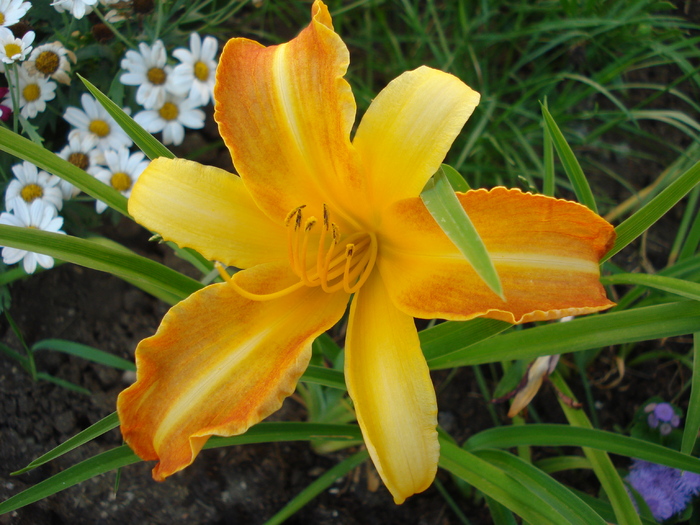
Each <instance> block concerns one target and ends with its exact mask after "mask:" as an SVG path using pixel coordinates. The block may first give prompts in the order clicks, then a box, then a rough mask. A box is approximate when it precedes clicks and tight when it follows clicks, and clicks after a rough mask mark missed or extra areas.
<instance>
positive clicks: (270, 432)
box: [0, 416, 362, 514]
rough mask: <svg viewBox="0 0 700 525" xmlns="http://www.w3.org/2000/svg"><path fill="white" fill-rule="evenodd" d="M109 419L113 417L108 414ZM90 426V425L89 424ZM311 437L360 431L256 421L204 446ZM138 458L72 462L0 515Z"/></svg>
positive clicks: (122, 452)
mask: <svg viewBox="0 0 700 525" xmlns="http://www.w3.org/2000/svg"><path fill="white" fill-rule="evenodd" d="M108 417H110V418H112V417H113V416H108ZM91 428H92V427H91ZM312 439H330V440H333V441H342V440H346V441H348V443H353V442H358V443H359V442H361V441H362V434H361V432H360V427H358V426H357V425H325V424H320V423H299V422H290V423H259V424H258V425H255V426H254V427H252V428H251V429H249V430H248V431H247V432H246V433H245V434H242V435H240V436H233V437H229V438H220V437H213V438H211V439H210V440H209V441H208V442H207V444H206V445H205V446H204V448H205V449H211V448H217V447H225V446H232V445H245V444H249V443H272V442H278V441H309V440H312ZM139 461H141V460H140V459H139V457H138V456H137V455H136V454H134V453H133V452H132V450H131V449H130V448H129V447H128V446H126V445H122V446H120V447H117V448H113V449H112V450H108V451H107V452H103V453H101V454H98V455H97V456H94V457H92V458H90V459H87V460H85V461H82V462H80V463H78V464H77V465H73V466H72V467H70V468H67V469H66V470H64V471H62V472H59V473H58V474H56V475H55V476H52V477H50V478H49V479H47V480H44V481H42V482H41V483H37V484H36V485H34V486H33V487H30V488H28V489H27V490H25V491H23V492H20V493H19V494H16V495H14V496H12V497H11V498H9V499H8V500H6V501H3V502H2V503H0V514H5V513H7V512H11V511H13V510H16V509H19V508H21V507H24V506H25V505H29V504H30V503H34V502H36V501H39V500H40V499H44V498H46V497H48V496H51V495H52V494H56V493H57V492H60V491H62V490H64V489H67V488H69V487H72V486H73V485H77V484H78V483H80V482H82V481H86V480H88V479H90V478H93V477H95V476H98V475H100V474H104V473H105V472H109V471H110V470H114V469H117V468H120V467H125V466H126V465H131V464H132V463H137V462H139Z"/></svg>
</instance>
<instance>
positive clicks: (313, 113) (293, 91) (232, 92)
mask: <svg viewBox="0 0 700 525" xmlns="http://www.w3.org/2000/svg"><path fill="white" fill-rule="evenodd" d="M349 62H350V56H349V53H348V50H347V48H346V46H345V44H344V43H343V41H342V40H341V39H340V37H339V36H338V35H337V34H336V33H335V32H334V31H333V25H332V21H331V17H330V14H329V12H328V8H327V7H326V6H325V5H324V4H323V3H322V2H319V1H317V2H315V3H314V5H313V8H312V21H311V23H310V24H309V26H308V27H306V28H305V29H304V30H303V31H302V32H301V33H300V34H299V36H297V37H296V38H294V39H293V40H291V41H290V42H288V43H286V44H281V45H278V46H270V47H264V46H262V45H260V44H258V43H257V42H254V41H251V40H247V39H243V38H235V39H232V40H229V42H228V43H227V44H226V46H225V47H224V50H223V52H222V55H221V58H220V60H219V66H218V68H217V73H216V87H215V89H214V98H215V100H216V106H215V119H216V121H217V122H218V123H219V130H220V132H221V136H222V137H223V139H224V142H225V143H226V145H227V146H228V148H229V151H230V152H231V156H232V158H233V163H234V165H235V167H236V170H238V172H239V173H240V175H241V177H242V178H243V180H244V182H245V183H246V186H247V187H248V189H249V190H250V191H251V193H252V194H253V198H254V199H255V201H256V202H257V203H258V204H259V205H260V207H261V208H263V209H264V210H265V212H266V213H267V214H268V215H269V216H270V217H272V218H274V219H276V220H277V221H282V220H283V219H284V218H285V217H286V215H287V214H288V213H289V211H290V210H292V209H293V208H295V207H297V206H301V205H306V206H307V212H309V214H313V215H315V216H316V217H318V218H320V217H321V216H322V215H321V213H322V210H321V205H322V203H326V204H329V205H331V207H332V208H334V212H335V213H336V219H335V220H336V221H339V220H340V219H339V217H338V214H340V215H342V213H343V212H342V211H341V209H340V207H339V206H335V203H336V201H338V200H340V199H347V198H348V193H351V194H353V195H356V194H357V193H358V192H362V191H363V188H362V185H363V182H364V177H363V176H362V175H361V171H360V169H359V163H358V159H357V155H356V154H355V152H354V149H353V148H352V146H351V144H350V130H351V128H352V125H353V122H354V119H355V109H356V107H355V99H354V97H353V94H352V91H351V89H350V85H349V84H348V83H347V82H346V81H345V80H344V79H343V75H345V72H346V71H347V68H348V64H349ZM346 219H347V217H346Z"/></svg>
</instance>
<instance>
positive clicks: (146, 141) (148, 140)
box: [78, 75, 175, 160]
mask: <svg viewBox="0 0 700 525" xmlns="http://www.w3.org/2000/svg"><path fill="white" fill-rule="evenodd" d="M78 77H79V78H80V80H82V81H83V84H85V87H86V88H88V91H90V93H92V95H93V96H94V97H95V98H96V99H97V101H98V102H99V103H100V104H102V107H103V108H105V110H107V113H109V114H110V115H111V116H112V118H113V119H114V120H116V121H117V124H119V127H120V128H122V129H123V130H124V131H125V132H126V134H127V135H129V137H131V140H133V141H134V144H136V145H137V146H138V147H139V148H140V149H141V151H143V152H144V153H145V155H146V156H147V157H148V158H149V159H151V160H153V159H155V158H158V157H167V158H169V159H174V158H175V155H173V153H172V151H170V150H169V149H168V148H166V147H165V146H164V145H163V144H162V143H161V142H160V141H159V140H158V139H156V138H155V137H154V136H153V135H151V134H150V133H149V132H148V131H146V130H145V129H143V128H142V127H141V126H140V125H139V124H137V122H136V121H135V120H134V119H133V118H131V117H130V116H129V115H127V114H126V113H124V110H123V109H122V108H120V107H119V106H117V105H116V104H115V103H114V102H113V101H112V100H111V99H110V98H109V97H108V96H107V95H105V94H104V93H102V92H101V91H100V90H99V89H97V88H96V87H95V86H94V85H92V84H91V83H90V81H88V80H86V79H85V78H83V77H81V76H80V75H78Z"/></svg>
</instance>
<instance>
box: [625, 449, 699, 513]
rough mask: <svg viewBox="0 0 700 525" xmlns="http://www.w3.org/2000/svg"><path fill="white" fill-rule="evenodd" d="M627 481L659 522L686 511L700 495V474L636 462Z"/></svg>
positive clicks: (638, 460)
mask: <svg viewBox="0 0 700 525" xmlns="http://www.w3.org/2000/svg"><path fill="white" fill-rule="evenodd" d="M627 481H628V482H629V484H630V485H631V486H632V487H633V488H634V490H636V491H637V492H638V493H639V495H640V496H642V497H643V498H644V501H645V502H646V504H647V506H648V507H649V510H650V511H651V513H652V514H653V515H654V518H656V519H657V520H659V521H663V520H666V519H668V518H670V517H671V516H673V515H674V514H678V513H680V512H683V510H684V509H685V508H686V507H687V506H688V503H689V502H690V499H691V498H692V497H693V496H696V495H697V494H698V493H700V475H699V474H694V473H692V472H684V471H681V470H678V469H675V468H671V467H666V466H664V465H657V464H656V463H649V462H648V461H642V460H640V459H634V460H633V462H632V466H631V467H630V473H629V475H628V476H627Z"/></svg>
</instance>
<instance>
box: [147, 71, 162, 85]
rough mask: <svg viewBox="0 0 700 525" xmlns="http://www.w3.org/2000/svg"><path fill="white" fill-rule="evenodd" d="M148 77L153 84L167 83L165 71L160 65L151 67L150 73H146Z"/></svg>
mask: <svg viewBox="0 0 700 525" xmlns="http://www.w3.org/2000/svg"><path fill="white" fill-rule="evenodd" d="M146 77H148V81H149V82H150V83H151V84H154V85H156V86H160V85H162V84H165V78H166V76H165V71H163V70H162V69H161V68H159V67H152V68H151V69H149V70H148V73H146Z"/></svg>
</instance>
